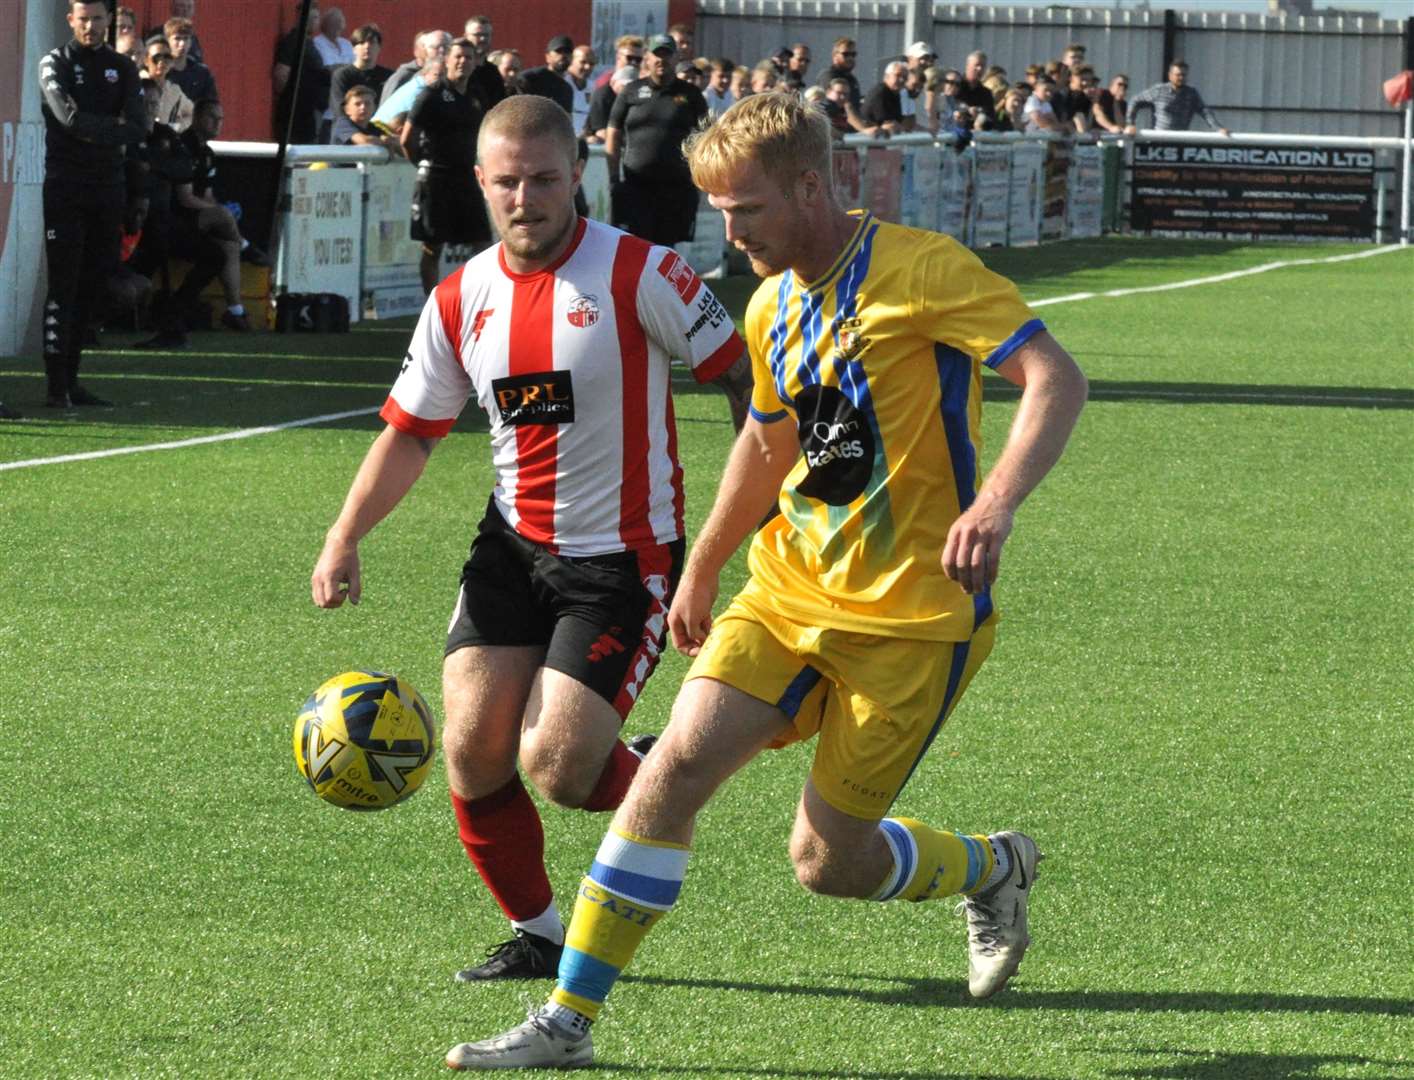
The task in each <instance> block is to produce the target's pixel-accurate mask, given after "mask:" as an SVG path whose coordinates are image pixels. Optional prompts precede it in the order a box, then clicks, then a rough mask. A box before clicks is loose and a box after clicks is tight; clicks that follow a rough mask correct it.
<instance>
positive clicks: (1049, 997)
mask: <svg viewBox="0 0 1414 1080" xmlns="http://www.w3.org/2000/svg"><path fill="white" fill-rule="evenodd" d="M829 974H830V975H831V976H832V977H834V978H839V979H848V980H850V981H851V982H853V983H856V984H865V983H882V984H885V985H883V986H881V987H879V988H877V989H876V988H872V987H868V986H864V985H853V986H822V985H820V984H819V983H810V982H797V983H759V982H733V981H731V980H728V979H685V978H673V977H669V976H662V975H625V976H624V978H623V981H625V982H637V983H642V984H644V985H646V986H680V987H694V988H698V989H709V990H745V991H747V992H749V993H765V994H796V995H799V996H802V997H818V998H847V999H850V1000H853V1001H862V1002H865V1003H868V1004H875V1005H956V1006H959V1007H968V1008H986V1009H1002V1010H1008V1011H1011V1010H1022V1009H1048V1010H1056V1011H1064V1010H1074V1011H1077V1012H1120V1013H1124V1012H1127V1013H1159V1012H1212V1013H1232V1012H1271V1013H1355V1014H1366V1015H1376V1016H1408V1017H1414V1001H1406V1000H1400V999H1396V998H1376V997H1323V996H1320V995H1316V994H1255V993H1254V994H1237V993H1224V992H1221V991H1213V992H1207V991H1202V990H1175V991H1167V992H1160V991H1147V990H1093V991H1092V990H1023V989H1019V988H1018V989H1014V990H1012V991H1009V992H1008V993H1006V994H1003V995H1002V996H1000V997H997V998H994V999H993V1000H991V1001H988V1002H986V1003H985V1004H983V1003H981V1002H977V1001H973V1000H972V999H971V998H970V997H968V996H967V988H966V984H965V983H964V982H963V981H962V980H961V979H913V978H907V977H904V976H895V977H889V978H883V977H880V976H875V975H860V974H858V973H854V972H831V973H829Z"/></svg>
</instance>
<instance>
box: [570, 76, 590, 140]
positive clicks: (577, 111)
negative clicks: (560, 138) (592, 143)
mask: <svg viewBox="0 0 1414 1080" xmlns="http://www.w3.org/2000/svg"><path fill="white" fill-rule="evenodd" d="M565 82H567V83H569V84H570V93H572V94H574V109H573V110H572V111H571V113H570V118H571V119H572V120H573V121H574V133H575V134H576V135H583V134H584V129H585V128H586V127H587V126H588V125H589V99H590V98H591V97H593V95H594V80H593V79H586V80H584V89H583V90H581V89H580V88H579V86H578V84H577V83H575V81H574V80H573V79H572V78H570V76H569V73H568V72H566V73H565Z"/></svg>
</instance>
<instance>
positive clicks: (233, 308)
mask: <svg viewBox="0 0 1414 1080" xmlns="http://www.w3.org/2000/svg"><path fill="white" fill-rule="evenodd" d="M226 310H227V312H229V313H230V314H232V315H244V314H245V305H244V304H231V305H229V306H228V307H227V308H226Z"/></svg>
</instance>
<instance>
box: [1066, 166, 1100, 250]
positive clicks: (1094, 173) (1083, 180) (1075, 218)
mask: <svg viewBox="0 0 1414 1080" xmlns="http://www.w3.org/2000/svg"><path fill="white" fill-rule="evenodd" d="M1103 156H1104V155H1103V152H1102V151H1101V150H1100V148H1099V146H1096V145H1093V144H1092V145H1083V144H1082V145H1077V146H1076V147H1075V148H1074V149H1073V150H1072V151H1071V152H1070V176H1069V179H1068V182H1067V188H1068V195H1067V202H1066V213H1067V214H1068V215H1069V224H1070V235H1071V236H1072V237H1094V236H1099V235H1100V231H1101V222H1102V219H1103V216H1104V203H1105V168H1104V161H1103Z"/></svg>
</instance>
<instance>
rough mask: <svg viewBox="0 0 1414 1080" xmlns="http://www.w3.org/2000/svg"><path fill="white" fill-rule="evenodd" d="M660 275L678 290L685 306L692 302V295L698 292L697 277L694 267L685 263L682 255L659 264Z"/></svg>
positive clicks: (670, 257)
mask: <svg viewBox="0 0 1414 1080" xmlns="http://www.w3.org/2000/svg"><path fill="white" fill-rule="evenodd" d="M658 273H660V274H662V275H663V277H664V278H666V279H667V282H668V284H669V285H671V286H672V287H673V288H674V289H676V290H677V293H678V295H679V296H681V297H682V302H683V303H684V304H690V303H691V302H692V294H693V293H694V292H696V291H697V275H696V274H694V273H693V272H692V267H690V266H688V265H687V263H685V262H683V259H682V256H681V255H671V256H669V257H668V258H666V259H664V260H663V261H662V262H661V263H659V264H658Z"/></svg>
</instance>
